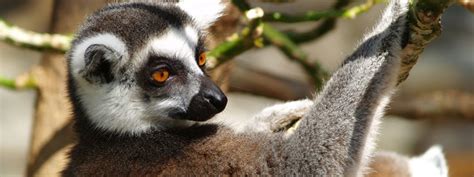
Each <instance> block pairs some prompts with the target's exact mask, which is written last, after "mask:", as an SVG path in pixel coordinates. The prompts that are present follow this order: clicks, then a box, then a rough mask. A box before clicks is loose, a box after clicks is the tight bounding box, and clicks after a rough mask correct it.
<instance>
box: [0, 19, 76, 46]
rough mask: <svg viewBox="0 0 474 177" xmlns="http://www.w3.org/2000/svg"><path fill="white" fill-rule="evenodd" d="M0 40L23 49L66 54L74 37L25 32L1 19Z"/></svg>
mask: <svg viewBox="0 0 474 177" xmlns="http://www.w3.org/2000/svg"><path fill="white" fill-rule="evenodd" d="M0 40H1V41H4V42H6V43H9V44H12V45H15V46H18V47H22V48H28V49H33V50H38V51H54V52H61V53H65V52H66V51H67V50H68V49H69V48H70V46H71V41H72V37H71V36H66V35H59V34H46V33H43V34H42V33H36V32H32V31H28V30H24V29H22V28H19V27H16V26H14V25H11V24H9V23H7V22H6V21H5V20H3V19H1V18H0Z"/></svg>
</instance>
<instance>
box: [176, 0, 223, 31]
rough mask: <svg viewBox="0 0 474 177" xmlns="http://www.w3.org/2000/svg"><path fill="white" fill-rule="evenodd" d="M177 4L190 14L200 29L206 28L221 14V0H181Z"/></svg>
mask: <svg viewBox="0 0 474 177" xmlns="http://www.w3.org/2000/svg"><path fill="white" fill-rule="evenodd" d="M178 6H179V7H180V8H181V9H182V10H183V11H185V12H186V13H188V15H189V16H191V17H192V18H193V19H194V20H195V22H196V24H197V25H198V26H199V28H201V29H207V28H208V27H210V26H211V25H212V24H214V22H216V20H217V19H218V18H219V17H220V16H221V15H222V12H223V11H224V8H225V5H224V4H222V2H221V0H181V1H179V3H178Z"/></svg>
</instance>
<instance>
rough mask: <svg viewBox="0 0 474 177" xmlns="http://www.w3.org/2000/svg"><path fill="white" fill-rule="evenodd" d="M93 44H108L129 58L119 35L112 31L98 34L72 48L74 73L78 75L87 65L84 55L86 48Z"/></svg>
mask: <svg viewBox="0 0 474 177" xmlns="http://www.w3.org/2000/svg"><path fill="white" fill-rule="evenodd" d="M93 44H102V45H105V46H108V47H110V48H111V49H114V50H115V51H117V52H118V53H119V54H120V55H122V57H127V58H128V52H127V49H126V45H125V43H124V42H123V41H122V40H121V39H119V38H118V37H116V36H115V35H113V34H110V33H104V34H98V35H95V36H92V37H90V38H87V39H85V40H83V41H81V42H80V44H78V45H76V46H75V47H74V50H72V53H71V59H72V60H71V64H72V66H71V68H73V69H74V70H73V71H72V73H73V75H77V74H78V73H79V71H80V70H81V69H83V68H84V66H85V60H84V55H85V52H86V49H87V48H88V47H89V46H91V45H93Z"/></svg>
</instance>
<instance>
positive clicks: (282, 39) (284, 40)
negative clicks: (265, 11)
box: [263, 24, 328, 90]
mask: <svg viewBox="0 0 474 177" xmlns="http://www.w3.org/2000/svg"><path fill="white" fill-rule="evenodd" d="M263 36H264V37H265V40H267V41H269V42H270V43H271V44H273V45H275V46H276V47H278V49H280V51H282V52H283V53H284V54H285V55H286V56H287V57H288V58H289V59H291V60H293V61H294V62H296V63H298V64H300V65H301V66H302V67H303V69H304V70H305V71H306V73H307V74H308V76H309V77H310V78H311V81H312V83H313V85H314V86H315V87H316V88H317V90H319V89H320V88H321V87H322V85H323V82H324V79H325V78H326V77H327V76H328V73H327V72H326V71H324V69H323V68H322V67H321V66H320V65H319V64H318V63H315V62H310V61H308V57H307V55H306V53H305V52H304V51H303V50H301V49H300V48H299V47H298V45H297V44H296V43H294V42H293V41H291V39H290V38H288V36H286V35H285V34H283V33H281V32H280V31H278V30H276V29H275V28H273V27H272V26H271V25H269V24H264V26H263Z"/></svg>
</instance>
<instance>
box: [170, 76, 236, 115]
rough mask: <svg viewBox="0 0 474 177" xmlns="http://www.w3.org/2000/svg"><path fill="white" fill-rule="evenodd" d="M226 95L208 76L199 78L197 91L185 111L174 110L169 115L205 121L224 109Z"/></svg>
mask: <svg viewBox="0 0 474 177" xmlns="http://www.w3.org/2000/svg"><path fill="white" fill-rule="evenodd" d="M226 105H227V97H226V96H225V95H224V93H223V92H222V90H221V89H220V88H219V87H218V86H217V85H216V84H215V83H214V82H213V81H212V80H211V79H210V78H208V77H202V78H201V87H200V89H199V93H198V94H196V95H195V96H194V97H193V98H192V99H191V103H190V104H189V107H188V109H187V110H186V111H175V112H173V113H171V115H170V116H171V117H174V118H179V119H187V120H194V121H206V120H209V119H210V118H212V117H213V116H214V115H216V114H217V113H220V112H222V111H223V110H224V108H225V107H226Z"/></svg>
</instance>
